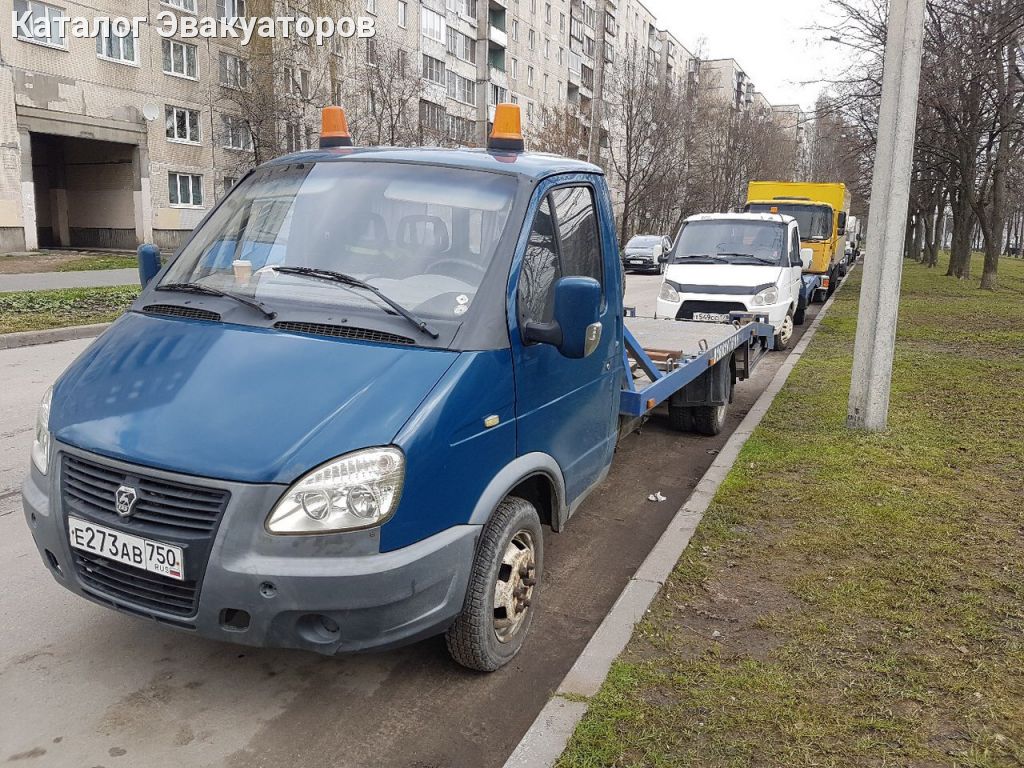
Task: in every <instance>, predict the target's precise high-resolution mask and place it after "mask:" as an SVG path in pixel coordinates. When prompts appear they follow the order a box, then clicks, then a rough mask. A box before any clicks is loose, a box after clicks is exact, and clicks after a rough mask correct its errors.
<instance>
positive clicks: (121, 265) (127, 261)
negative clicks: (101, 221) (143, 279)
mask: <svg viewBox="0 0 1024 768" xmlns="http://www.w3.org/2000/svg"><path fill="white" fill-rule="evenodd" d="M137 266H139V261H138V259H137V258H136V257H135V256H119V255H117V254H101V253H97V254H93V255H90V256H81V257H79V258H76V259H72V260H71V261H66V262H64V263H63V264H60V265H58V266H57V268H56V269H54V270H53V271H54V272H88V271H91V270H96V269H132V268H133V267H137Z"/></svg>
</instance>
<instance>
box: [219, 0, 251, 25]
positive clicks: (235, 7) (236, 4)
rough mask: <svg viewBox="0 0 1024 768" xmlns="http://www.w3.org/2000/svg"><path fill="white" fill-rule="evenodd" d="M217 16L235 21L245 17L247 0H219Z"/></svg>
mask: <svg viewBox="0 0 1024 768" xmlns="http://www.w3.org/2000/svg"><path fill="white" fill-rule="evenodd" d="M217 16H218V17H219V18H221V19H227V20H228V21H229V22H232V23H233V22H234V21H235V20H236V19H240V18H244V17H245V0H217Z"/></svg>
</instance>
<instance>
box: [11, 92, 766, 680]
mask: <svg viewBox="0 0 1024 768" xmlns="http://www.w3.org/2000/svg"><path fill="white" fill-rule="evenodd" d="M519 126H520V115H519V111H518V107H514V106H512V105H503V106H502V107H500V108H499V110H498V114H497V116H496V119H495V127H494V132H493V133H492V136H491V140H490V143H489V147H488V148H487V149H485V150H436V149H392V148H386V149H384V148H381V149H357V148H354V147H353V146H352V141H351V138H350V136H349V135H348V130H347V124H346V123H345V120H344V113H343V112H342V111H341V110H340V108H337V107H329V108H327V109H326V110H325V112H324V132H323V134H322V136H321V148H320V149H319V150H311V151H307V152H302V153H298V154H293V155H289V156H287V157H282V158H279V159H276V160H274V161H271V162H269V163H267V164H265V165H262V166H261V167H259V168H257V169H255V170H254V171H253V172H251V173H250V174H248V175H247V176H246V177H245V178H244V179H243V180H242V181H241V182H240V183H239V184H238V185H237V186H236V187H235V188H234V189H233V190H232V191H231V192H230V194H228V195H227V196H226V197H225V198H224V199H223V200H222V201H221V202H220V203H219V204H218V205H217V206H215V207H214V208H213V210H211V211H210V212H209V214H208V215H207V216H206V218H205V219H204V220H203V222H202V223H201V224H200V225H199V226H198V227H197V228H196V230H195V231H194V233H193V234H192V235H191V237H190V239H189V240H188V242H187V243H186V244H185V245H184V246H183V247H182V248H181V250H180V251H179V252H178V253H177V254H176V256H175V257H174V258H173V259H172V260H171V261H170V262H169V263H168V264H166V265H164V266H163V267H161V266H160V264H159V254H158V253H157V252H156V250H155V248H154V247H152V246H143V247H142V248H140V275H141V278H142V283H143V286H144V288H143V291H142V293H141V294H140V296H139V297H138V299H137V300H136V301H135V302H134V304H133V305H132V306H131V308H130V310H129V311H128V312H127V313H126V314H124V315H123V316H122V317H121V318H120V319H119V320H117V321H116V322H115V323H114V324H113V325H112V326H111V327H110V328H109V329H108V330H107V331H106V332H105V333H104V334H103V335H102V336H100V338H99V339H97V340H96V341H95V342H94V343H93V344H92V345H91V346H90V347H89V348H88V349H87V350H86V351H85V352H84V353H83V354H82V355H81V356H80V357H79V358H78V359H77V360H75V361H74V362H73V363H72V365H71V366H70V367H69V368H68V370H67V371H66V372H65V373H64V374H63V375H62V376H61V377H60V378H59V380H58V381H57V382H56V384H55V385H54V386H53V388H52V390H51V391H50V392H48V393H47V395H46V397H45V398H44V401H43V403H42V404H41V406H40V409H39V414H38V419H37V426H36V432H35V440H34V443H33V446H32V455H31V462H30V471H29V475H28V477H27V479H26V481H25V484H24V490H23V498H24V509H25V516H26V520H27V523H28V525H29V527H30V529H31V531H32V535H33V537H34V539H35V542H36V545H37V547H38V549H39V553H40V555H41V557H42V560H43V562H44V564H45V565H46V566H47V567H48V568H49V570H50V572H51V573H52V575H53V576H54V578H55V579H56V580H57V581H58V582H59V583H60V584H62V585H63V586H64V587H66V588H67V589H69V590H71V591H72V592H74V593H76V594H78V595H80V596H82V597H84V598H87V599H89V600H92V601H94V602H96V603H99V604H101V605H104V606H107V607H109V608H113V609H116V610H118V611H122V612H126V613H130V614H133V615H136V616H139V617H144V618H148V619H150V620H154V621H156V622H159V623H160V624H162V625H165V626H167V627H173V628H176V629H180V630H184V631H188V632H193V633H197V634H199V635H202V636H206V637H211V638H218V639H221V640H227V641H231V642H235V643H241V644H248V645H255V646H272V647H286V648H296V649H306V650H311V651H315V652H318V653H322V654H329V655H330V654H337V653H344V652H355V651H363V650H368V649H378V648H387V647H393V646H397V645H401V644H405V643H409V642H413V641H416V640H418V639H421V638H425V637H428V636H432V635H437V634H441V633H444V634H445V635H446V638H447V644H448V648H449V650H450V652H451V655H452V656H453V658H454V659H455V660H456V661H458V662H459V663H461V664H463V665H465V666H467V667H469V668H472V669H476V670H481V671H493V670H496V669H498V668H499V667H501V666H503V665H504V664H506V663H508V662H509V661H510V660H511V659H512V658H513V657H514V656H515V655H516V653H518V651H519V649H520V648H521V646H522V644H523V640H524V638H525V637H526V635H527V632H528V630H529V627H530V624H531V622H532V620H533V616H534V613H535V611H536V607H537V601H538V599H539V598H540V595H541V593H540V590H541V582H542V575H543V555H544V532H543V529H544V527H548V528H550V529H552V530H553V531H562V530H564V529H565V528H566V525H567V523H568V521H569V518H570V517H571V516H572V514H573V512H574V511H575V510H577V509H578V508H579V506H580V504H581V503H582V502H583V500H584V499H585V498H586V497H587V494H588V493H589V492H590V491H591V490H593V489H594V488H595V486H597V485H598V484H599V483H600V482H601V481H602V480H604V479H605V477H606V476H607V474H608V471H609V467H610V465H611V463H612V458H613V456H614V453H615V448H616V444H617V442H618V440H619V439H620V437H621V436H623V435H625V434H628V433H630V432H632V431H634V430H636V429H637V428H638V427H639V426H640V425H641V424H642V423H643V422H644V420H646V419H647V418H649V417H650V416H651V414H652V412H653V411H654V410H655V409H656V408H659V406H662V405H666V406H667V409H668V416H669V419H670V422H671V423H672V425H673V426H675V427H677V428H679V429H688V430H693V431H697V432H703V433H715V432H717V431H718V430H719V429H721V426H722V420H723V418H724V414H725V408H726V406H727V405H728V403H729V401H730V400H731V397H732V391H733V386H734V384H735V383H736V382H737V381H739V380H742V379H744V378H746V377H747V376H749V374H750V372H751V370H752V369H753V367H754V366H755V365H756V363H757V361H758V360H759V359H761V357H762V356H763V355H764V354H765V352H766V351H767V350H768V349H769V348H770V347H771V344H772V337H773V331H772V328H771V326H770V325H767V323H766V322H765V318H760V317H756V316H753V315H736V316H733V317H732V318H731V320H732V322H729V323H694V322H678V321H672V320H654V319H643V318H626V317H625V315H626V312H625V311H624V307H623V295H624V283H623V275H622V268H621V264H620V262H619V254H618V248H617V244H616V229H615V225H614V220H613V211H612V204H611V200H610V198H609V193H608V189H607V186H606V182H605V179H604V176H603V175H602V172H601V171H600V169H598V168H597V167H595V166H592V165H589V164H586V163H583V162H579V161H576V160H568V159H564V158H558V157H553V156H548V155H538V154H530V153H526V152H524V142H523V138H522V134H521V131H520V129H519ZM627 326H628V327H627Z"/></svg>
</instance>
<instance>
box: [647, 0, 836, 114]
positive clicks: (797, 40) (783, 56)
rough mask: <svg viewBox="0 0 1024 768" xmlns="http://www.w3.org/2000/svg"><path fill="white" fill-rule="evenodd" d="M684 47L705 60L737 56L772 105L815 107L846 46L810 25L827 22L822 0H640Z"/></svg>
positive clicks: (659, 24) (662, 26) (661, 25)
mask: <svg viewBox="0 0 1024 768" xmlns="http://www.w3.org/2000/svg"><path fill="white" fill-rule="evenodd" d="M641 1H642V2H643V3H644V5H646V6H647V8H648V10H650V11H651V13H653V14H654V15H655V16H656V17H657V19H658V26H659V27H661V28H663V29H664V28H667V29H668V30H669V31H671V32H672V34H674V35H675V36H676V37H677V38H679V39H680V40H681V41H682V43H683V45H685V46H686V47H687V48H689V49H690V51H691V52H693V53H696V52H697V47H698V43H699V42H700V41H701V40H703V42H704V49H703V52H704V55H705V58H711V59H736V60H737V61H738V62H739V63H740V66H741V67H743V69H744V71H745V72H746V73H747V74H748V75H749V76H750V78H751V80H753V81H754V85H755V87H756V88H757V89H758V90H759V91H761V92H762V93H764V95H765V97H766V98H767V99H768V101H770V102H771V103H772V104H800V105H802V106H803V107H804V108H811V107H813V106H814V102H815V99H816V98H817V96H818V92H819V91H820V90H821V85H820V84H819V83H812V84H810V85H805V84H804V83H806V82H807V81H814V80H820V79H821V78H822V77H827V76H828V75H829V74H830V70H833V69H834V68H835V64H834V58H835V57H836V56H839V55H841V53H842V52H841V50H840V49H839V48H838V47H837V46H836V45H835V44H834V43H827V42H823V41H822V40H820V38H821V34H820V33H816V32H812V31H810V30H808V29H807V27H809V26H811V25H813V24H815V23H822V24H824V23H827V21H828V16H827V15H826V13H825V11H824V10H823V6H824V5H825V3H824V2H823V1H822V0H783V2H766V0H641Z"/></svg>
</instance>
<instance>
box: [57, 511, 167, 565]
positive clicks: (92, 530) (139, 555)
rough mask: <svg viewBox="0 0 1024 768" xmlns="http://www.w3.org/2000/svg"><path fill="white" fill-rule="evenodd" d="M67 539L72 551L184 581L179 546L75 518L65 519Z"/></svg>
mask: <svg viewBox="0 0 1024 768" xmlns="http://www.w3.org/2000/svg"><path fill="white" fill-rule="evenodd" d="M68 536H69V537H70V539H71V546H72V547H74V548H75V549H81V550H84V551H86V552H92V553H93V554H94V555H101V556H103V557H105V558H107V559H108V560H116V561H117V562H119V563H124V564H125V565H130V566H132V567H133V568H140V569H142V570H144V571H150V572H151V573H159V574H160V575H161V576H169V577H170V578H172V579H177V580H178V581H184V580H185V555H184V553H183V552H182V550H181V547H175V546H172V545H171V544H164V543H162V542H159V541H153V540H152V539H144V538H142V537H141V536H132V535H131V534H127V533H124V532H122V531H115V530H112V529H110V528H106V527H104V526H102V525H96V523H89V522H86V521H85V520H81V519H79V518H77V517H69V518H68Z"/></svg>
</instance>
